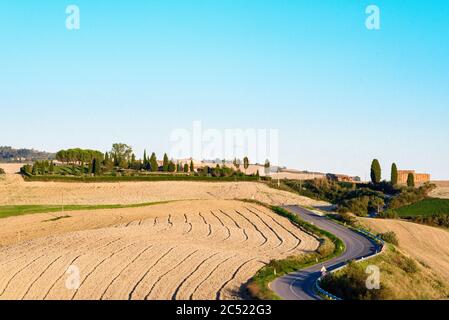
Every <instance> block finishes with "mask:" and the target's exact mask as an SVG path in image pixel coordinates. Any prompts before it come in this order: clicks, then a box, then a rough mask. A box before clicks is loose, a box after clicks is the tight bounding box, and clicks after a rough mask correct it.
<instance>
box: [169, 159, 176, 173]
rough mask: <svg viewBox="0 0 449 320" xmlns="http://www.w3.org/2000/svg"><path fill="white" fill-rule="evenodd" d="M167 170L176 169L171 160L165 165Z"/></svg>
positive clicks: (172, 170) (173, 170)
mask: <svg viewBox="0 0 449 320" xmlns="http://www.w3.org/2000/svg"><path fill="white" fill-rule="evenodd" d="M167 171H168V172H175V171H176V165H175V163H174V162H173V161H169V162H168V165H167Z"/></svg>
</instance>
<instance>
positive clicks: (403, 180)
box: [398, 170, 430, 184]
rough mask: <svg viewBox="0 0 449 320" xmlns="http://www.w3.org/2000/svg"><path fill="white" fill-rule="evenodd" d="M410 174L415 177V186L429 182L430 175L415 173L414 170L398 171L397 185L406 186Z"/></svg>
mask: <svg viewBox="0 0 449 320" xmlns="http://www.w3.org/2000/svg"><path fill="white" fill-rule="evenodd" d="M410 173H411V174H413V176H414V177H415V183H417V184H421V183H426V182H430V174H428V173H416V172H415V170H398V184H407V178H408V175H409V174H410Z"/></svg>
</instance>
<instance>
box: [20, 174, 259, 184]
mask: <svg viewBox="0 0 449 320" xmlns="http://www.w3.org/2000/svg"><path fill="white" fill-rule="evenodd" d="M23 178H24V179H25V181H29V182H33V181H39V182H83V183H86V182H87V183H88V182H91V183H94V182H139V181H143V182H146V181H205V182H242V181H243V182H244V181H258V180H259V178H258V177H256V176H241V177H238V176H234V177H209V176H191V175H146V176H56V175H55V176H51V175H48V176H26V175H23Z"/></svg>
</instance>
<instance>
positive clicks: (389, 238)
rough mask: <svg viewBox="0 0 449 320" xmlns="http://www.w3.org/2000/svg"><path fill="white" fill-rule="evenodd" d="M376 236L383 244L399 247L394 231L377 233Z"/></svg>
mask: <svg viewBox="0 0 449 320" xmlns="http://www.w3.org/2000/svg"><path fill="white" fill-rule="evenodd" d="M377 236H378V237H379V238H381V239H382V240H383V241H385V242H388V243H391V244H394V245H395V246H397V245H399V239H398V236H397V235H396V233H395V232H394V231H388V232H385V233H379V234H378V235H377Z"/></svg>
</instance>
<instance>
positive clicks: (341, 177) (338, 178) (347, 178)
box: [326, 173, 360, 182]
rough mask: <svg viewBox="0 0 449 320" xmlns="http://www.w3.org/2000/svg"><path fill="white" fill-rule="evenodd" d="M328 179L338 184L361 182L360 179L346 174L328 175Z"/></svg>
mask: <svg viewBox="0 0 449 320" xmlns="http://www.w3.org/2000/svg"><path fill="white" fill-rule="evenodd" d="M326 178H327V179H328V180H330V181H338V182H358V181H360V178H358V177H351V176H348V175H345V174H335V173H328V174H326Z"/></svg>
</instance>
